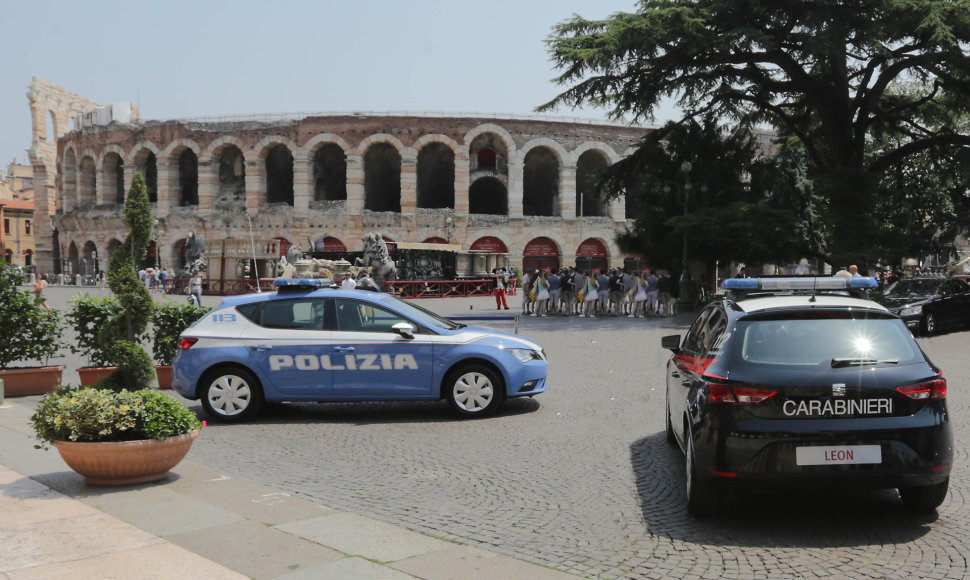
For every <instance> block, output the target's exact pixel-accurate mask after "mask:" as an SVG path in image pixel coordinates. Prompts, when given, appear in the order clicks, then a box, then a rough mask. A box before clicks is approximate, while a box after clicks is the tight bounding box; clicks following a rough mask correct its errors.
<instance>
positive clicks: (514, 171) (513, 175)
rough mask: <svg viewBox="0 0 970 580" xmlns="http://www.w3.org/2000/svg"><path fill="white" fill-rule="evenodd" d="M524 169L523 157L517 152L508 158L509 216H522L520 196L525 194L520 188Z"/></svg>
mask: <svg viewBox="0 0 970 580" xmlns="http://www.w3.org/2000/svg"><path fill="white" fill-rule="evenodd" d="M524 169H525V159H524V158H523V157H521V156H520V155H519V154H518V153H516V154H515V156H514V157H512V158H510V159H509V217H514V218H520V217H522V197H523V196H524V195H525V191H524V190H523V188H522V184H523V182H524V178H523V171H524Z"/></svg>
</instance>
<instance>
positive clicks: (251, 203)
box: [246, 159, 266, 215]
mask: <svg viewBox="0 0 970 580" xmlns="http://www.w3.org/2000/svg"><path fill="white" fill-rule="evenodd" d="M262 161H263V160H262V159H257V160H255V161H249V160H247V161H246V213H248V214H253V215H255V214H257V213H259V204H261V203H263V202H265V201H266V166H265V165H264V164H263V163H262Z"/></svg>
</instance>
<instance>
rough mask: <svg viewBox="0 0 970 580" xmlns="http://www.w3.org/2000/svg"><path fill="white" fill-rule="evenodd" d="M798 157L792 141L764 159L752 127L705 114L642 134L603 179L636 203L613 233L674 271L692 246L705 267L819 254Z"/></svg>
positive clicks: (817, 229)
mask: <svg viewBox="0 0 970 580" xmlns="http://www.w3.org/2000/svg"><path fill="white" fill-rule="evenodd" d="M801 161H802V156H801V155H800V150H799V148H798V147H797V146H784V147H782V148H781V149H780V150H779V152H778V153H777V154H776V155H773V156H765V155H763V154H762V152H761V150H760V149H759V144H758V140H757V136H756V135H755V134H754V133H753V132H752V131H750V130H748V129H746V128H734V129H733V130H728V129H727V128H726V127H724V126H723V125H722V124H720V123H718V122H717V121H716V120H715V119H712V118H707V119H704V120H703V121H702V122H697V121H694V120H688V121H684V122H681V123H673V122H671V123H667V124H666V125H664V126H663V127H661V128H659V129H657V130H655V131H652V132H650V133H648V134H647V135H646V136H645V137H644V138H643V139H642V140H641V142H640V143H639V145H638V147H637V148H636V150H635V151H634V153H633V154H632V155H630V156H629V157H627V158H625V159H623V160H621V161H619V162H617V163H615V164H614V165H612V166H611V167H609V168H608V169H607V170H606V171H605V172H603V173H602V174H601V176H600V177H601V178H602V179H601V184H602V186H603V187H604V189H605V191H606V192H607V193H608V194H610V195H614V194H618V193H619V192H620V191H624V192H625V193H626V195H628V196H632V197H633V199H634V201H635V207H636V214H635V216H634V218H635V219H634V222H633V226H632V227H631V228H630V229H629V230H627V231H625V232H623V233H622V234H621V235H620V236H619V238H618V239H619V242H620V244H621V246H622V247H623V248H624V249H626V250H628V251H636V252H643V253H645V254H646V255H648V256H650V263H651V264H653V265H656V266H664V267H666V268H669V269H671V270H674V271H680V268H681V265H682V261H683V258H682V252H684V251H688V250H689V251H688V256H689V257H690V259H691V260H694V261H696V260H703V261H704V262H705V265H706V266H707V267H705V269H704V270H705V271H709V270H710V267H711V266H713V265H714V261H715V260H720V261H721V262H722V263H727V262H729V261H731V260H738V261H742V262H746V263H760V262H775V263H786V262H788V261H790V260H793V259H795V260H797V258H798V257H800V256H808V255H811V256H817V255H820V253H821V250H822V244H821V239H820V231H821V228H820V224H819V223H818V220H817V216H816V215H815V208H814V206H813V203H812V202H813V197H812V191H811V187H810V184H809V183H808V182H807V180H806V179H805V169H804V164H803V163H802V162H801ZM685 205H686V207H685ZM685 246H686V248H685Z"/></svg>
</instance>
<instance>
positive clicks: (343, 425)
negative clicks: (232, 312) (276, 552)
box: [187, 297, 970, 579]
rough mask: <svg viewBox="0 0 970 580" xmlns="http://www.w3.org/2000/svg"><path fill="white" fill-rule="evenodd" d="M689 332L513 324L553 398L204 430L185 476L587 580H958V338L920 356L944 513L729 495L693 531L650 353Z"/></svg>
mask: <svg viewBox="0 0 970 580" xmlns="http://www.w3.org/2000/svg"><path fill="white" fill-rule="evenodd" d="M207 299H208V297H207ZM515 302H516V303H517V302H518V300H517V299H516V301H515ZM490 304H493V303H492V302H491V299H488V298H471V299H444V300H428V301H422V302H421V305H423V306H426V307H429V308H432V309H433V310H436V311H438V312H441V313H444V314H447V315H453V316H454V315H457V316H461V315H463V314H465V315H467V314H479V313H482V312H490V311H491V308H492V307H490ZM469 306H473V307H474V308H475V309H476V310H474V311H472V312H469V311H468V308H469ZM509 312H512V311H509ZM490 313H493V314H495V313H494V311H491V312H490ZM502 314H505V313H504V312H503V313H502ZM690 319H691V317H690V315H687V314H685V315H682V316H680V317H678V318H675V319H651V320H647V321H644V320H642V319H640V320H633V319H626V318H622V319H613V318H602V317H601V318H597V319H595V320H593V319H576V318H569V319H566V318H542V319H535V318H528V319H522V320H521V321H520V323H519V329H518V330H519V333H520V334H522V335H524V336H526V337H529V338H532V339H535V340H537V341H539V342H540V343H541V344H543V345H544V346H545V347H546V350H547V352H548V354H549V357H550V364H551V374H550V389H549V391H548V392H546V393H544V394H542V395H540V396H539V397H536V398H535V399H526V400H513V401H510V402H508V403H507V405H506V406H505V407H503V409H502V411H501V412H500V413H499V414H498V415H497V416H495V417H492V418H489V419H484V420H473V421H462V420H457V419H455V418H454V417H453V415H452V414H451V411H450V410H449V409H448V407H447V405H446V404H445V403H394V404H384V403H378V404H366V403H363V404H329V405H307V404H298V405H276V406H272V407H271V408H270V409H268V411H267V413H266V414H265V415H264V416H263V417H262V418H261V419H259V420H258V421H256V422H254V423H250V424H245V425H234V426H223V425H213V424H211V423H210V426H209V427H208V428H207V429H206V430H205V432H204V433H203V437H201V438H200V440H199V441H198V443H197V444H196V445H194V446H193V448H192V451H191V453H190V455H189V459H190V460H192V461H195V462H197V463H201V464H204V465H207V466H209V467H211V468H212V469H215V470H220V471H224V472H226V473H228V474H230V475H237V476H238V477H241V478H244V479H247V480H249V481H254V482H258V483H262V484H265V485H269V486H273V487H277V488H280V489H282V490H285V491H287V492H291V493H294V494H298V495H301V496H302V497H304V498H307V499H311V500H313V501H317V502H320V503H322V504H325V505H327V506H330V507H333V508H336V509H340V510H347V511H352V512H356V513H358V514H361V515H367V516H372V517H375V518H378V519H382V520H385V521H387V522H391V523H394V524H400V525H403V526H406V527H409V528H411V529H414V530H417V531H420V532H423V533H428V534H433V535H436V536H439V537H443V538H447V539H451V540H456V541H459V542H461V543H465V544H469V545H473V546H480V547H484V548H487V549H489V550H493V551H495V552H499V553H502V554H506V555H510V556H514V557H517V558H520V559H523V560H527V561H530V562H535V563H539V564H544V565H547V566H550V567H552V568H555V569H558V570H563V571H568V572H573V573H576V574H580V575H584V576H589V577H595V578H724V577H730V578H772V579H773V578H816V577H827V578H867V579H869V578H906V579H909V578H964V577H966V576H967V575H968V566H967V556H968V554H970V547H968V546H970V544H968V541H967V538H970V517H968V516H970V507H968V505H967V501H966V497H967V495H968V492H970V484H968V480H967V476H966V466H967V453H966V451H965V448H964V447H962V446H960V445H959V444H960V442H961V441H963V440H965V439H966V433H967V431H968V429H967V426H966V425H967V422H968V415H970V412H968V409H967V403H968V401H970V395H968V393H967V389H966V385H967V384H968V378H970V357H967V356H966V354H965V352H966V344H967V332H955V333H950V334H947V335H943V336H939V337H933V338H929V339H920V344H921V346H922V347H923V348H924V350H925V351H926V352H927V354H928V355H929V356H930V358H931V359H932V360H933V361H934V362H935V363H936V364H937V365H939V366H940V367H941V368H943V370H944V374H945V376H946V377H947V379H948V381H949V392H948V398H949V408H950V412H951V415H952V420H953V422H954V427H955V434H956V440H957V444H958V447H957V450H956V454H955V460H954V463H955V464H954V474H953V476H952V477H951V484H950V495H949V496H948V497H947V499H946V501H945V502H944V504H943V505H942V506H941V508H940V509H939V511H938V514H934V515H925V516H914V515H909V514H907V513H906V512H904V511H903V510H902V507H901V504H900V501H899V498H898V495H896V494H895V493H892V492H888V491H887V492H880V493H861V492H860V493H845V494H825V495H812V494H811V493H807V492H808V491H809V490H806V493H805V494H797V495H792V494H786V495H772V494H738V495H736V496H733V497H732V500H731V504H730V506H729V507H728V509H727V512H726V514H724V515H723V517H721V518H719V519H716V520H695V519H692V518H690V517H688V516H687V514H686V512H685V510H684V491H683V488H684V486H685V483H684V467H683V458H682V455H681V454H680V452H679V450H677V449H675V448H672V447H670V446H669V445H668V444H667V443H666V440H665V437H664V433H663V376H662V372H663V368H664V364H665V361H666V359H667V356H668V352H667V351H664V350H662V349H661V348H660V337H661V336H663V335H665V334H674V333H681V332H683V331H684V329H685V328H686V326H687V324H689V322H690ZM489 325H490V326H494V327H499V328H505V329H512V323H510V322H508V321H495V322H493V323H489ZM187 404H189V406H190V407H192V408H194V409H196V410H198V411H199V412H201V408H200V407H199V405H198V404H197V403H194V402H187Z"/></svg>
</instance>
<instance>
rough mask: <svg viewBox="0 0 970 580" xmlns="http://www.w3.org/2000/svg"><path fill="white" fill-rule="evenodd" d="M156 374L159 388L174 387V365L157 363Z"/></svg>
mask: <svg viewBox="0 0 970 580" xmlns="http://www.w3.org/2000/svg"><path fill="white" fill-rule="evenodd" d="M155 375H156V376H157V377H158V388H159V389H171V388H172V365H155Z"/></svg>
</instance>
